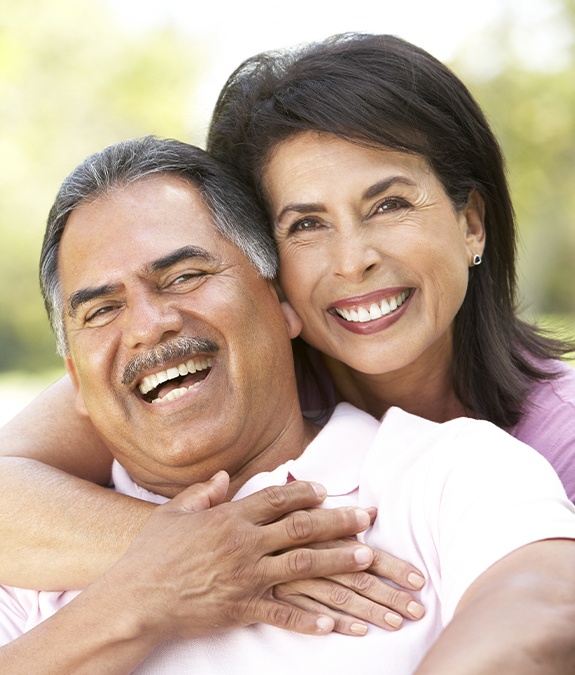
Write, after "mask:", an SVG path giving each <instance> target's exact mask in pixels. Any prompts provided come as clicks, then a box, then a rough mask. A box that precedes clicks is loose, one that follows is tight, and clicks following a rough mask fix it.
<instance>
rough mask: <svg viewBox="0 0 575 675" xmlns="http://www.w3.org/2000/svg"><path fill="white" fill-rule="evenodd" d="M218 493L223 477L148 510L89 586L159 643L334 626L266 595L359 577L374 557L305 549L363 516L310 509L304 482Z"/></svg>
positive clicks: (353, 528) (314, 497)
mask: <svg viewBox="0 0 575 675" xmlns="http://www.w3.org/2000/svg"><path fill="white" fill-rule="evenodd" d="M227 484H228V478H227V474H225V473H220V474H217V475H216V476H215V477H214V478H213V479H212V480H211V481H209V483H208V484H207V486H206V485H195V486H192V487H190V488H188V489H187V490H185V491H183V492H182V493H181V494H180V495H178V496H177V497H176V498H175V499H173V500H172V501H170V502H168V503H167V504H164V505H162V506H160V507H158V508H157V509H155V510H154V512H153V514H152V515H151V516H150V518H149V520H148V522H147V523H146V525H145V526H144V527H143V529H142V531H141V532H140V534H139V535H138V537H137V538H136V540H135V541H134V543H133V544H132V546H130V548H129V550H128V551H127V553H126V554H125V555H124V556H123V557H122V559H121V560H120V561H119V562H118V563H117V564H116V565H114V566H113V567H112V569H111V570H110V571H109V572H108V573H106V574H105V575H104V576H103V577H102V578H101V579H100V580H99V581H98V582H96V585H99V586H103V587H105V588H106V589H110V588H113V589H115V592H116V593H117V596H118V599H117V601H118V603H121V605H122V611H123V612H124V613H125V611H126V609H127V610H128V611H131V608H133V611H134V615H137V617H138V627H139V628H138V630H141V631H143V632H144V633H146V634H147V636H148V638H149V636H150V635H153V636H154V641H156V639H157V641H158V642H160V641H163V640H165V639H169V638H173V637H178V636H181V637H196V636H200V635H205V634H209V633H213V632H214V631H217V630H220V629H225V628H229V627H231V626H240V625H247V624H252V623H260V622H261V623H267V624H270V625H274V626H277V627H280V628H287V629H289V630H292V631H296V632H300V633H309V634H319V635H321V634H326V633H329V632H330V631H332V630H333V628H334V620H333V618H331V617H329V616H326V615H325V614H322V615H320V616H318V613H317V610H314V611H308V610H306V609H304V608H298V607H296V606H294V605H292V604H289V603H287V602H284V601H283V600H281V599H277V598H275V597H273V592H272V591H273V587H274V586H277V585H278V584H284V583H288V582H293V581H297V580H301V579H308V578H310V577H327V576H331V575H339V574H346V573H350V572H358V571H362V570H365V569H368V568H369V567H370V566H371V565H372V563H373V558H374V555H373V552H372V551H371V549H370V548H369V547H367V546H364V545H362V544H359V543H357V542H356V543H355V544H353V545H350V546H345V547H337V548H331V547H323V548H318V549H313V548H310V547H307V546H306V545H308V544H311V543H314V542H322V541H328V540H333V539H337V538H340V537H349V536H353V535H355V534H357V533H359V532H361V531H363V530H365V529H366V528H367V527H368V526H369V524H370V516H369V513H368V512H367V511H365V510H363V509H360V508H349V507H346V508H340V509H317V508H313V507H317V506H319V504H320V503H321V502H322V501H323V499H324V498H325V496H326V495H325V490H324V489H323V488H322V487H321V486H319V485H316V484H312V483H305V482H294V483H290V484H289V485H286V486H282V487H271V488H267V489H265V490H262V491H261V492H258V493H256V494H254V495H251V496H249V497H246V498H245V499H241V500H238V501H235V502H230V503H225V504H218V502H219V501H220V500H221V499H222V498H223V495H224V494H225V491H226V490H227ZM215 504H218V505H215ZM202 508H204V509H205V508H207V509H208V510H204V511H198V509H202ZM307 509H309V510H307ZM300 547H303V548H300ZM108 592H109V590H108Z"/></svg>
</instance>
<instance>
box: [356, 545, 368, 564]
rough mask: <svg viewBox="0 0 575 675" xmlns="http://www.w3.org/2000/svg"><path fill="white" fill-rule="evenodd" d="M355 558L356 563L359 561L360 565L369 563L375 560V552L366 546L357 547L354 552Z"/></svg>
mask: <svg viewBox="0 0 575 675" xmlns="http://www.w3.org/2000/svg"><path fill="white" fill-rule="evenodd" d="M353 559H354V560H355V562H356V563H359V564H360V565H367V564H368V563H370V562H371V561H372V560H373V554H372V552H371V551H370V549H368V548H366V547H365V546H364V547H362V548H356V549H355V551H354V553H353Z"/></svg>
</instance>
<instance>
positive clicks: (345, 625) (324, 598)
mask: <svg viewBox="0 0 575 675" xmlns="http://www.w3.org/2000/svg"><path fill="white" fill-rule="evenodd" d="M352 576H355V575H352ZM363 576H370V575H369V574H367V575H366V574H364V575H363ZM274 595H276V597H278V598H279V599H282V600H285V601H289V602H291V603H293V604H295V605H296V606H298V607H303V608H306V609H308V610H310V611H311V609H312V608H314V609H315V611H316V612H324V613H326V614H328V616H332V617H333V618H334V620H335V622H336V629H335V630H336V631H337V632H340V633H345V634H347V635H364V634H365V633H366V632H367V626H366V623H365V622H368V623H371V624H373V625H375V626H379V627H380V628H384V629H385V630H397V629H398V628H400V627H401V626H402V624H403V618H402V616H401V615H400V614H399V613H398V612H395V611H393V610H391V609H390V608H388V607H386V606H385V605H381V604H379V603H377V602H374V601H373V600H371V599H369V598H366V597H364V596H362V595H360V594H359V593H356V592H354V591H352V590H351V589H349V588H347V587H346V586H343V585H341V584H338V583H337V582H336V581H334V580H328V579H305V580H302V581H294V582H291V583H289V584H284V585H280V586H278V587H276V589H275V590H274ZM304 595H305V596H307V598H308V599H310V598H313V599H314V603H313V604H310V603H309V602H307V600H306V599H305V597H304ZM326 608H332V609H333V610H336V616H338V617H339V618H337V619H336V618H335V617H334V614H333V613H330V612H329V611H328V610H326ZM410 618H414V617H410Z"/></svg>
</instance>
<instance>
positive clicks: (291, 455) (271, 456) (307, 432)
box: [227, 412, 320, 499]
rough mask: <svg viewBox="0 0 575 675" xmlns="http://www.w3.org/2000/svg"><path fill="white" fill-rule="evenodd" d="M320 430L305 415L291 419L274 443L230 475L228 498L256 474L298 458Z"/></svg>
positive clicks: (271, 469)
mask: <svg viewBox="0 0 575 675" xmlns="http://www.w3.org/2000/svg"><path fill="white" fill-rule="evenodd" d="M298 414H299V415H301V413H299V412H298ZM319 432H320V427H318V426H317V425H316V424H313V423H312V422H310V421H309V420H306V419H305V418H303V417H302V418H301V421H300V420H299V419H298V420H289V422H288V423H287V424H286V425H285V427H284V430H283V431H282V432H281V434H280V435H279V436H278V437H277V438H276V439H275V440H274V442H273V443H271V444H269V445H268V446H267V447H266V448H265V450H264V451H262V452H260V453H259V454H258V455H256V456H255V457H253V458H251V459H250V460H249V461H248V462H246V463H245V464H244V465H243V466H242V467H240V469H239V470H238V471H236V472H234V473H233V474H232V475H230V488H229V490H228V495H227V499H231V498H232V497H233V496H234V495H235V494H236V493H237V492H238V490H239V489H240V488H241V487H242V486H243V485H244V483H246V482H247V481H248V480H250V478H252V477H253V476H255V475H256V474H258V473H262V472H266V471H273V470H274V469H276V468H277V467H278V466H281V465H282V464H285V462H287V461H289V460H290V459H297V458H298V457H299V456H300V455H301V454H302V453H303V451H304V450H305V449H306V448H307V446H308V445H309V444H310V443H311V442H312V441H313V439H314V438H315V437H316V436H317V434H318V433H319Z"/></svg>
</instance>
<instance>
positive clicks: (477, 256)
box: [473, 253, 481, 267]
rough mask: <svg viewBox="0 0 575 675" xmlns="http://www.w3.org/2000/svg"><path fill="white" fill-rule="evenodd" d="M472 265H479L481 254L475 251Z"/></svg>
mask: <svg viewBox="0 0 575 675" xmlns="http://www.w3.org/2000/svg"><path fill="white" fill-rule="evenodd" d="M473 265H474V266H475V267H477V265H481V256H480V255H479V253H476V254H475V255H474V256H473Z"/></svg>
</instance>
